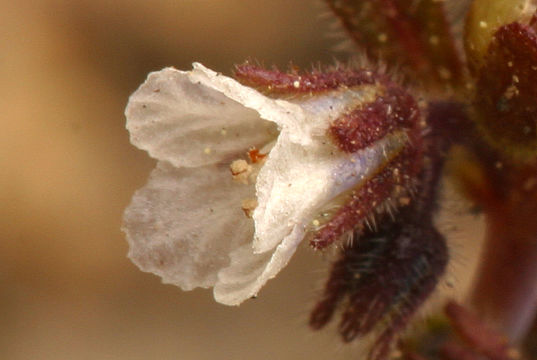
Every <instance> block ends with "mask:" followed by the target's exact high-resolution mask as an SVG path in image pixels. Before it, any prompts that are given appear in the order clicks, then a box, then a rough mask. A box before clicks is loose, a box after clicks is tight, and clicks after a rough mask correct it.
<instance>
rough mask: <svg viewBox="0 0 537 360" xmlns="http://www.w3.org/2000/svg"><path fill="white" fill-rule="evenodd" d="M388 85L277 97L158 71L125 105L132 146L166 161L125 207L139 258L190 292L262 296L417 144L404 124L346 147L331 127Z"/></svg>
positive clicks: (218, 79)
mask: <svg viewBox="0 0 537 360" xmlns="http://www.w3.org/2000/svg"><path fill="white" fill-rule="evenodd" d="M294 85H295V86H297V87H298V86H300V84H296V83H295V84H294ZM379 91H381V90H379V86H377V84H375V83H374V82H372V83H369V84H361V85H359V86H354V87H349V88H346V87H345V88H342V89H341V88H338V89H332V90H330V89H328V90H326V91H322V92H319V93H312V94H301V95H295V96H286V97H283V96H281V98H274V97H273V96H268V95H264V94H262V93H261V92H258V91H257V90H255V89H254V88H252V87H248V86H244V85H242V84H241V83H239V82H238V81H236V80H234V79H232V78H229V77H226V76H223V75H221V74H219V73H216V72H214V71H212V70H209V69H207V68H205V67H204V66H202V65H201V64H194V68H193V70H192V71H188V72H185V71H179V70H176V69H174V68H166V69H163V70H161V71H158V72H154V73H151V74H149V76H148V78H147V80H146V81H145V83H144V84H142V85H141V86H140V88H139V89H138V90H137V91H136V92H135V93H134V94H133V95H132V96H131V97H130V99H129V103H128V106H127V109H126V117H127V129H128V130H129V132H130V136H131V142H132V143H133V144H134V145H135V146H137V147H139V148H140V149H143V150H146V151H147V152H148V153H149V155H150V156H152V157H154V158H155V159H157V160H158V163H157V166H156V168H155V169H154V170H153V172H152V173H151V176H150V178H149V181H148V183H147V184H146V185H145V186H144V187H143V188H141V189H140V190H138V191H137V192H136V193H135V195H134V196H133V198H132V202H131V204H130V205H129V206H128V208H127V209H126V211H125V214H124V224H123V231H124V232H125V233H126V235H127V240H128V242H129V245H130V250H129V257H130V258H131V260H132V261H133V262H134V263H135V264H136V265H137V266H139V267H140V268H141V269H142V270H143V271H147V272H152V273H155V274H157V275H159V276H161V277H162V279H163V282H165V283H171V284H175V285H177V286H179V287H181V288H182V289H184V290H191V289H193V288H196V287H205V288H206V287H214V296H215V299H216V300H217V301H218V302H221V303H223V304H227V305H238V304H240V303H241V302H243V301H244V300H246V299H248V298H250V297H253V296H255V295H256V294H257V293H258V291H259V290H260V288H261V287H262V286H263V285H264V284H265V283H266V282H267V281H268V280H269V279H271V278H273V277H274V276H275V275H276V274H277V273H278V272H279V271H280V270H281V269H282V268H283V267H285V266H286V265H287V263H288V262H289V260H290V258H291V257H292V255H293V254H294V252H295V250H296V248H297V246H298V245H299V244H300V242H301V241H302V240H303V239H304V237H305V236H306V235H307V233H308V232H312V231H315V230H316V226H318V225H319V221H318V220H317V219H318V218H319V216H320V214H321V213H322V210H323V209H324V208H326V207H327V206H333V203H332V202H333V200H334V199H337V198H338V197H341V196H342V194H345V193H346V192H349V191H351V190H352V189H354V188H356V187H359V186H361V185H363V184H364V183H365V182H367V181H368V179H370V178H371V177H372V176H374V175H375V174H377V173H378V172H379V171H380V170H382V168H383V167H384V166H385V165H386V163H387V161H388V160H389V159H390V158H393V157H394V156H393V155H394V154H398V153H400V152H401V149H402V148H403V147H404V146H405V144H406V143H407V142H408V138H407V136H406V135H405V133H404V132H403V131H397V130H394V131H391V132H390V133H389V134H387V135H386V136H383V137H380V139H378V140H376V141H374V142H373V143H372V144H370V145H369V146H367V147H365V148H363V149H360V150H358V151H353V152H348V151H347V152H346V151H342V150H341V147H338V146H337V144H336V142H337V141H336V140H334V138H333V136H331V135H330V131H329V129H330V126H331V125H332V124H333V123H334V121H335V120H336V119H338V118H339V117H341V116H342V115H343V114H348V113H350V112H351V111H353V110H355V109H357V108H360V107H361V106H362V105H363V104H366V103H370V102H371V101H373V100H374V99H375V98H376V97H377V96H378V95H379ZM252 149H258V150H256V151H257V152H256V153H258V154H260V156H250V157H248V156H247V154H248V151H249V150H250V151H251V150H252ZM247 160H248V161H247Z"/></svg>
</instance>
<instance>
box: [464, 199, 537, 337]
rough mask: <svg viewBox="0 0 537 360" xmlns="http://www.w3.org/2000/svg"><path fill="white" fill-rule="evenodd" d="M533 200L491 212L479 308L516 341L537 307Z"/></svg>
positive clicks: (536, 235)
mask: <svg viewBox="0 0 537 360" xmlns="http://www.w3.org/2000/svg"><path fill="white" fill-rule="evenodd" d="M530 202H531V201H524V200H521V201H520V202H515V203H516V206H513V203H511V204H510V205H511V206H507V208H508V209H506V207H503V208H502V211H492V212H489V214H488V215H489V216H488V224H487V233H486V245H485V249H484V253H483V258H482V262H481V268H480V269H479V272H478V276H477V282H476V287H475V289H474V292H473V294H472V297H471V301H472V304H473V305H474V307H475V310H476V311H477V312H478V313H479V314H480V315H481V316H482V317H483V318H484V319H485V320H486V321H490V322H491V323H492V324H494V325H496V326H497V327H498V329H499V330H501V331H503V332H504V333H505V334H506V335H507V336H508V337H509V338H510V340H511V341H512V342H514V343H518V342H520V341H521V340H523V338H524V336H525V335H526V334H527V332H528V330H529V328H530V326H531V324H532V322H533V320H534V317H535V314H536V310H537V306H536V305H537V231H536V230H537V229H536V228H537V226H536V225H535V223H537V211H536V209H535V206H534V205H532V204H529V203H530Z"/></svg>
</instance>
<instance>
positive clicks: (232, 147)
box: [125, 68, 276, 167]
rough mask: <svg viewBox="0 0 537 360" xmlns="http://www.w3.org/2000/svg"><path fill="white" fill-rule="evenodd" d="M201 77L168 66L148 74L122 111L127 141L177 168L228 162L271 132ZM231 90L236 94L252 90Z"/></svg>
mask: <svg viewBox="0 0 537 360" xmlns="http://www.w3.org/2000/svg"><path fill="white" fill-rule="evenodd" d="M200 76H201V77H203V72H202V71H200V70H193V71H191V72H185V71H179V70H176V69H173V68H166V69H163V70H161V71H158V72H153V73H151V74H149V76H148V78H147V80H146V81H145V83H144V84H142V85H141V86H140V87H139V88H138V90H137V91H136V92H135V93H134V94H133V95H132V96H131V97H130V99H129V103H128V105H127V108H126V110H125V115H126V117H127V129H128V130H129V132H130V135H131V142H132V143H133V144H134V145H136V146H137V147H139V148H140V149H143V150H146V151H148V152H149V154H150V155H151V156H152V157H154V158H157V159H159V160H166V161H168V162H170V163H172V164H173V165H175V166H176V167H180V166H188V167H194V166H202V165H207V164H212V163H216V162H220V161H222V160H232V159H233V158H234V157H237V156H238V155H239V154H240V153H241V152H244V151H245V150H247V149H248V148H249V147H252V146H261V145H263V144H266V143H267V142H269V141H270V140H271V139H272V138H273V137H274V136H275V134H276V132H275V126H274V124H271V123H270V122H268V121H263V120H261V119H260V118H259V115H258V113H257V112H255V111H252V110H250V109H247V108H245V107H244V106H241V105H240V104H238V103H237V102H235V101H233V100H232V99H230V98H229V97H228V96H225V95H224V94H222V93H221V92H219V91H216V90H214V89H213V88H211V87H208V86H207V85H205V84H204V83H202V82H201V81H200V80H199V78H200ZM222 78H224V77H223V76H222ZM235 90H236V91H238V92H239V95H238V96H240V94H241V92H249V91H252V90H251V89H249V88H246V87H237V88H236V89H235ZM240 155H242V154H240Z"/></svg>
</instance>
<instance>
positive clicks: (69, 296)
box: [0, 0, 354, 360]
mask: <svg viewBox="0 0 537 360" xmlns="http://www.w3.org/2000/svg"><path fill="white" fill-rule="evenodd" d="M0 9H1V11H0V111H1V112H0V114H1V115H0V121H1V127H2V129H1V130H0V202H1V207H0V284H1V287H0V291H1V295H0V319H1V321H0V359H9V360H12V359H13V360H18V359H163V360H165V359H186V360H190V359H192V360H201V359H253V358H255V359H267V360H269V359H271V360H272V359H281V360H286V359H301V358H308V359H312V360H314V359H327V358H332V359H350V358H353V357H354V356H352V355H351V353H350V352H349V351H348V350H343V351H341V349H340V347H341V346H340V343H339V341H338V339H337V338H336V336H335V335H334V334H333V332H332V331H324V332H322V333H312V332H310V331H309V330H308V328H307V326H306V325H305V324H306V321H307V313H308V311H309V309H310V308H311V306H312V304H313V299H314V294H315V291H316V289H317V288H318V282H319V279H321V278H322V276H323V274H324V267H325V264H324V262H325V261H324V260H323V259H322V258H320V257H318V256H316V255H313V254H311V252H310V251H308V249H307V248H304V249H301V250H302V251H300V253H299V255H298V256H297V257H296V258H295V259H294V260H293V261H292V264H291V265H290V266H289V267H288V268H287V269H286V270H285V271H284V272H283V274H282V275H281V276H280V277H279V278H277V279H276V280H273V281H271V282H270V284H269V285H268V286H267V287H266V288H265V289H264V290H263V291H262V293H261V296H260V297H259V298H258V299H257V300H255V301H250V302H248V303H246V304H244V305H243V306H241V307H240V308H227V307H224V306H222V305H218V304H216V303H215V302H214V301H213V300H212V294H211V292H210V291H205V290H197V291H194V292H190V293H184V292H181V291H180V289H178V288H175V287H172V286H169V285H162V284H161V283H160V279H159V278H157V277H155V276H153V275H149V274H145V273H142V272H140V271H138V269H137V268H136V267H135V266H134V265H132V264H131V263H130V262H129V261H128V260H127V258H126V256H125V254H126V252H127V245H126V242H125V241H124V239H123V235H122V234H121V232H120V230H119V228H120V223H121V215H122V211H123V208H124V207H125V206H126V205H127V203H128V202H129V199H130V197H131V195H132V193H133V192H134V191H135V190H136V189H137V188H139V187H141V186H142V185H143V184H144V182H145V180H146V178H147V176H148V174H149V171H150V170H151V168H152V167H153V166H154V162H153V161H152V160H151V159H149V157H148V156H147V155H146V154H145V153H144V152H142V151H138V150H136V149H135V148H134V147H133V146H131V145H130V144H129V141H128V134H127V132H126V131H125V129H124V117H123V109H124V106H125V104H126V101H127V98H128V96H129V94H130V93H131V92H133V91H134V90H135V89H136V87H137V86H138V85H139V84H140V83H141V82H142V81H143V80H144V78H145V76H146V74H147V73H148V72H149V71H151V70H157V69H160V68H162V67H164V66H167V65H174V66H176V67H178V68H184V69H188V68H190V63H191V62H192V61H200V62H203V63H204V64H205V65H207V66H210V67H211V68H213V69H216V70H219V71H222V72H224V73H229V70H230V69H231V67H232V64H234V63H237V62H241V61H243V60H244V59H247V58H254V59H259V60H263V61H264V63H265V64H266V65H271V64H277V65H280V66H283V67H285V65H286V64H287V62H288V61H289V60H293V62H294V63H295V64H297V65H300V66H309V64H310V63H311V62H316V61H323V62H331V61H332V59H333V56H334V54H332V53H331V52H329V49H330V47H331V42H330V41H328V40H327V39H326V38H325V36H324V34H325V32H326V30H327V28H328V22H327V21H325V20H320V19H319V16H318V15H319V14H320V13H322V8H321V7H319V6H318V4H316V0H309V1H303V0H257V1H252V0H153V1H148V0H113V1H105V0H70V1H68V0H33V1H32V0H21V1H18V2H16V1H12V0H0Z"/></svg>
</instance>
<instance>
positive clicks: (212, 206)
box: [123, 162, 254, 290]
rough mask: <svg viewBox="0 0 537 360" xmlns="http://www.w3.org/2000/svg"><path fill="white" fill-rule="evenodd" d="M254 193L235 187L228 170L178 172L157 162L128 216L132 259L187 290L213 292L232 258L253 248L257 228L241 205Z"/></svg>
mask: <svg viewBox="0 0 537 360" xmlns="http://www.w3.org/2000/svg"><path fill="white" fill-rule="evenodd" d="M253 192H254V189H253V187H252V186H241V185H238V184H236V183H234V182H233V181H232V180H231V176H230V174H229V169H228V168H227V167H226V166H214V165H208V166H205V167H200V168H181V169H178V168H175V167H173V166H172V165H170V164H168V163H165V162H159V163H158V166H157V168H156V169H155V170H153V172H152V173H151V177H150V179H149V182H148V184H147V185H146V186H145V187H143V188H142V189H140V190H138V191H137V192H136V194H135V195H134V197H133V199H132V202H131V204H130V205H129V207H128V208H127V209H126V211H125V215H124V224H123V231H124V232H125V233H126V235H127V240H128V242H129V245H130V250H129V257H130V258H131V260H132V261H133V262H134V263H135V264H136V265H138V267H140V269H142V270H143V271H147V272H152V273H154V274H156V275H159V276H161V277H162V279H163V282H164V283H171V284H174V285H177V286H179V287H181V288H182V289H183V290H191V289H193V288H195V287H210V286H213V285H214V284H215V283H216V281H217V273H218V271H220V269H222V268H224V267H227V266H228V265H229V262H230V259H229V254H230V253H231V252H232V251H233V250H235V249H236V248H238V247H240V246H241V245H243V244H245V243H251V239H252V234H253V223H252V221H251V220H250V219H248V218H247V217H246V216H245V215H244V213H243V212H242V209H241V207H240V199H243V198H248V197H253V196H254V193H253Z"/></svg>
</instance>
